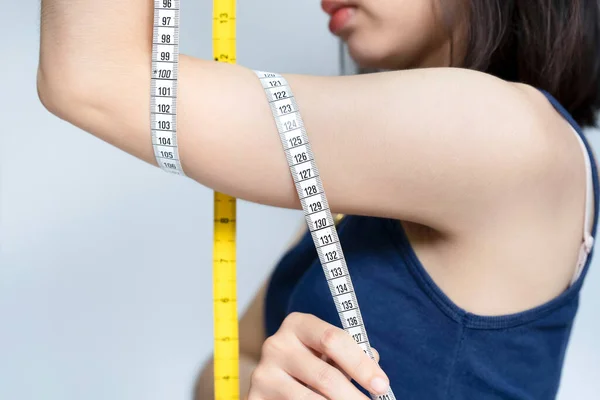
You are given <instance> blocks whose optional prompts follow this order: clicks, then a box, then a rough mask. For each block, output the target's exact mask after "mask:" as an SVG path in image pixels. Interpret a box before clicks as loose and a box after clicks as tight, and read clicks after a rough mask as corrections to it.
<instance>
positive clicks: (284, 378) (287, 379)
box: [248, 365, 327, 400]
mask: <svg viewBox="0 0 600 400" xmlns="http://www.w3.org/2000/svg"><path fill="white" fill-rule="evenodd" d="M248 400H327V399H325V397H323V396H321V395H320V394H318V393H317V392H315V391H314V390H312V389H310V388H308V387H306V386H304V385H302V384H301V383H300V382H298V381H297V380H296V379H294V378H293V377H291V376H290V375H289V374H287V373H286V372H284V371H283V370H281V369H279V368H270V367H269V366H265V365H259V366H258V367H257V368H256V369H255V370H254V372H253V374H252V384H251V386H250V391H249V393H248Z"/></svg>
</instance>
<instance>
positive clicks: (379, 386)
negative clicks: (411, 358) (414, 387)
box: [371, 377, 389, 394]
mask: <svg viewBox="0 0 600 400" xmlns="http://www.w3.org/2000/svg"><path fill="white" fill-rule="evenodd" d="M388 388H389V384H388V382H387V381H386V380H385V379H383V378H380V377H377V378H374V379H373V380H372V381H371V389H373V392H374V393H376V394H384V393H387V391H388Z"/></svg>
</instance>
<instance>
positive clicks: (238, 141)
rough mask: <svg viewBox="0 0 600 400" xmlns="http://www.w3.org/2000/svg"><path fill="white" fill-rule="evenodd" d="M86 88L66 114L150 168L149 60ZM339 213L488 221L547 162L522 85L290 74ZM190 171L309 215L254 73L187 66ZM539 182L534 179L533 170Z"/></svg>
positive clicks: (184, 125) (440, 224)
mask: <svg viewBox="0 0 600 400" xmlns="http://www.w3.org/2000/svg"><path fill="white" fill-rule="evenodd" d="M102 76H105V75H104V74H101V73H99V74H98V77H99V79H98V80H97V81H95V82H87V83H86V84H85V86H86V87H85V91H80V92H79V93H78V96H72V98H73V99H74V100H73V101H72V104H65V105H64V107H60V109H59V110H58V112H57V115H59V116H61V117H62V118H64V119H67V120H68V121H70V122H71V123H73V124H75V125H77V126H79V127H81V128H82V129H84V130H86V131H88V132H91V133H92V134H94V135H96V136H98V137H100V138H101V139H103V140H105V141H107V142H109V143H112V144H114V145H115V146H117V147H119V148H121V149H123V150H124V151H126V152H128V153H131V154H133V155H134V156H136V157H139V158H141V159H143V160H145V161H147V162H150V163H153V164H154V163H155V161H154V154H153V149H152V146H151V141H150V119H149V107H148V105H149V96H150V93H149V90H150V70H149V63H148V62H141V61H140V62H139V63H138V64H137V65H132V66H130V67H129V68H122V69H121V70H120V72H119V73H118V74H112V75H111V78H112V79H110V80H103V79H101V77H102ZM284 76H285V77H286V79H287V81H288V82H289V84H290V86H291V90H292V91H293V94H294V95H295V97H296V101H297V103H298V105H299V110H300V113H301V116H302V119H303V121H304V125H305V128H306V132H307V135H308V138H309V141H310V144H311V147H312V150H313V153H314V155H315V160H316V163H317V166H318V169H319V173H320V175H321V179H322V182H323V185H324V188H325V193H326V195H327V198H328V201H329V204H330V207H331V209H332V211H333V212H341V213H346V214H363V215H372V216H384V217H392V218H398V219H407V220H413V221H416V222H420V223H424V224H427V225H430V226H432V227H436V228H439V229H444V228H446V227H449V226H454V225H456V224H466V223H467V220H468V219H469V218H477V215H478V214H479V211H481V214H485V213H486V212H487V211H488V210H489V207H490V206H493V204H491V203H490V202H495V201H501V198H499V195H500V196H501V193H504V192H506V191H513V189H518V188H517V187H515V186H516V185H525V186H526V185H527V182H525V181H526V179H524V178H523V176H524V175H523V171H525V170H529V171H533V170H534V169H535V168H538V167H540V166H542V165H543V162H544V159H545V158H544V157H545V150H546V148H545V146H544V142H543V135H541V133H542V132H541V129H540V126H541V124H540V123H539V120H540V118H539V117H538V116H537V115H535V113H534V112H533V111H532V110H533V109H534V108H533V107H530V104H529V96H528V95H527V94H526V92H525V91H523V90H520V89H519V88H518V87H517V86H513V85H511V84H509V83H505V82H503V81H500V80H498V79H496V78H493V77H491V76H488V75H485V74H482V73H478V72H473V71H468V70H460V69H425V70H409V71H396V72H386V73H378V74H369V75H362V76H351V77H348V76H344V77H315V76H302V75H284ZM178 140H179V152H180V157H181V160H182V162H183V168H184V171H185V172H186V174H187V175H188V176H190V177H191V178H193V179H195V180H197V181H198V182H200V183H202V184H204V185H206V186H208V187H211V188H213V189H215V190H218V191H221V192H224V193H228V194H231V195H233V196H235V197H238V198H243V199H246V200H249V201H254V202H258V203H263V204H268V205H273V206H279V207H289V208H299V206H300V205H299V201H298V198H297V193H296V190H295V187H294V184H293V181H292V179H291V176H290V172H289V169H288V166H287V162H286V158H285V157H284V153H283V149H282V146H281V142H280V139H279V135H278V132H277V129H276V126H275V123H274V119H273V116H272V114H271V110H270V107H269V105H268V101H267V99H266V96H265V93H264V90H263V89H262V86H261V84H260V82H259V80H258V78H257V77H256V75H255V74H254V73H253V72H252V71H251V70H249V69H247V68H244V67H241V66H236V65H229V64H222V63H216V62H212V61H204V60H199V59H195V58H191V57H186V56H183V55H182V56H181V58H180V77H179V94H178ZM533 172H534V173H533V175H535V171H533Z"/></svg>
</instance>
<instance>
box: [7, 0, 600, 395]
mask: <svg viewBox="0 0 600 400" xmlns="http://www.w3.org/2000/svg"><path fill="white" fill-rule="evenodd" d="M1 2H2V5H1V7H0V9H1V10H2V12H1V15H2V24H1V28H0V29H2V32H3V35H2V37H3V39H2V48H3V52H2V56H1V57H2V61H1V62H0V89H1V94H2V95H1V96H0V121H1V124H0V139H1V142H0V165H1V175H0V185H1V186H0V187H1V191H0V246H1V247H0V400H34V399H35V400H39V399H52V400H53V399H56V400H80V399H86V400H97V399H98V400H99V399H103V400H105V399H124V400H139V399H144V400H154V399H189V398H190V393H191V387H192V384H193V381H194V379H195V376H196V374H197V372H198V368H199V367H200V365H201V363H202V362H203V360H204V359H205V358H206V357H207V356H208V355H209V354H210V352H211V346H212V298H211V296H212V285H211V267H212V265H211V257H212V191H210V190H208V189H206V188H204V187H202V186H200V185H198V184H196V183H194V182H192V181H191V180H188V179H186V178H179V177H175V176H171V175H168V174H165V173H163V172H162V171H160V170H159V169H157V168H154V167H151V166H149V165H146V164H144V163H142V162H140V161H138V160H136V159H134V158H133V157H131V156H128V155H126V154H125V153H123V152H121V151H119V150H116V149H115V148H112V147H111V146H109V145H107V144H105V143H103V142H101V141H99V140H98V139H95V138H93V137H92V136H90V135H88V134H86V133H83V132H82V131H80V130H78V129H77V128H74V127H73V126H71V125H69V124H67V123H65V122H64V121H61V120H59V119H58V118H56V117H54V116H53V115H51V114H49V113H48V112H47V111H46V110H45V109H44V108H43V107H42V105H41V104H40V103H39V101H38V98H37V95H36V87H35V75H36V68H37V60H38V43H39V1H37V0H20V1H10V0H1ZM182 7H183V9H182V11H183V12H182V38H181V43H182V45H181V51H182V52H183V53H186V54H191V55H195V56H198V57H203V58H211V57H212V53H211V8H212V3H211V2H210V1H207V0H203V1H184V2H183V4H182ZM237 21H238V38H239V39H238V62H239V63H240V64H243V65H245V66H247V67H250V68H254V69H262V70H268V71H275V72H294V73H309V74H321V75H334V74H337V73H338V71H339V68H338V47H337V42H336V40H335V39H334V38H333V37H332V36H331V35H330V34H329V33H328V31H327V29H326V23H327V20H326V17H325V15H324V14H323V13H322V12H321V11H320V7H319V5H318V3H317V2H300V1H288V2H281V1H275V0H254V1H247V2H241V1H240V2H238V20H237ZM591 136H592V140H593V142H594V143H595V146H597V144H598V140H597V139H596V137H595V136H596V135H594V134H592V135H591ZM165 206H168V207H170V209H171V210H172V214H171V216H170V217H169V218H164V217H159V216H158V214H157V213H156V212H155V210H156V209H157V208H158V207H165ZM301 223H302V222H301V213H300V212H299V211H290V210H280V209H275V208H271V207H265V206H259V205H255V204H249V203H245V202H241V201H240V202H239V203H238V242H239V244H238V257H237V259H238V277H239V287H238V292H239V294H238V299H239V303H240V311H242V310H243V309H244V308H245V306H246V305H247V303H248V301H249V300H250V298H251V297H252V295H253V294H254V292H255V290H256V289H257V288H258V287H259V285H260V284H261V282H262V281H263V280H264V279H265V278H266V276H267V274H268V273H269V271H270V270H271V268H272V267H273V265H274V263H275V262H276V261H277V259H278V258H279V257H280V255H281V253H282V251H284V249H285V246H286V245H287V243H288V241H289V240H290V239H291V237H292V235H293V233H294V231H295V230H296V229H297V228H298V226H300V224H301ZM264 238H268V240H264ZM598 262H599V261H598V259H596V262H595V264H594V265H593V266H592V271H591V273H590V275H589V277H588V280H587V283H586V285H585V287H584V291H583V294H582V301H581V303H582V304H581V308H580V312H579V316H578V319H577V325H576V329H575V331H574V333H573V337H572V341H571V346H570V347H569V351H568V356H567V362H566V367H565V370H564V375H563V384H562V389H561V394H562V395H561V396H560V398H561V399H567V400H570V399H592V398H597V394H598V393H599V392H600V380H599V379H598V378H600V344H599V340H600V321H599V319H598V313H597V310H598V309H600V271H599V267H600V265H598ZM594 393H595V394H596V395H594Z"/></svg>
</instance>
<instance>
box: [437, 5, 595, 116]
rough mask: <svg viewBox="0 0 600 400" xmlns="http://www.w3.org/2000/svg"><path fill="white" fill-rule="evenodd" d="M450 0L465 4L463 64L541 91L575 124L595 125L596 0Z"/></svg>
mask: <svg viewBox="0 0 600 400" xmlns="http://www.w3.org/2000/svg"><path fill="white" fill-rule="evenodd" d="M441 1H442V5H444V2H445V1H447V0H441ZM454 1H467V2H468V3H470V9H469V20H468V23H467V28H468V43H467V49H466V57H465V59H464V61H463V63H462V65H461V66H462V67H464V68H470V69H475V70H479V71H483V72H487V73H489V74H492V75H495V76H497V77H499V78H501V79H505V80H508V81H512V82H522V83H525V84H528V85H531V86H534V87H536V88H538V89H543V90H546V91H548V92H549V93H551V94H552V95H553V96H554V97H556V98H557V100H558V101H559V102H560V103H561V104H562V105H563V106H564V107H565V108H566V109H567V110H568V111H569V112H570V113H571V114H572V115H573V118H575V120H576V121H577V122H578V123H579V124H581V125H583V126H586V125H587V126H589V125H594V124H595V114H596V111H597V109H598V108H599V107H600V1H599V0H454Z"/></svg>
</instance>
